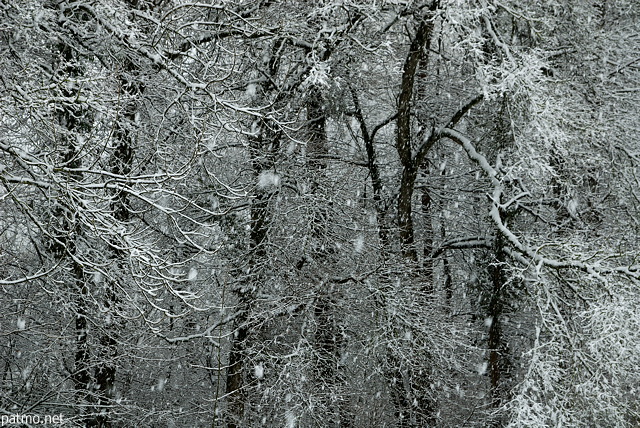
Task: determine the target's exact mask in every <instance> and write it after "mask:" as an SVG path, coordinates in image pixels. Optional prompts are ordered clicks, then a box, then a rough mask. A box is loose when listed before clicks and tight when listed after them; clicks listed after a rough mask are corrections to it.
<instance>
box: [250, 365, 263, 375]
mask: <svg viewBox="0 0 640 428" xmlns="http://www.w3.org/2000/svg"><path fill="white" fill-rule="evenodd" d="M253 375H254V376H255V377H256V379H262V378H263V377H264V367H263V366H262V364H258V365H256V366H255V367H254V368H253Z"/></svg>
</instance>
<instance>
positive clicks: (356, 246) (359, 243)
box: [353, 235, 364, 254]
mask: <svg viewBox="0 0 640 428" xmlns="http://www.w3.org/2000/svg"><path fill="white" fill-rule="evenodd" d="M363 247H364V236H362V235H358V237H357V238H356V239H354V241H353V251H354V252H355V253H356V254H359V253H361V252H362V248H363Z"/></svg>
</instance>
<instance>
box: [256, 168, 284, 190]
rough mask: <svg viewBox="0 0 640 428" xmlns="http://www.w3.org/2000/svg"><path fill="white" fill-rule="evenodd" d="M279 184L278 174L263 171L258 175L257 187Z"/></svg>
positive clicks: (262, 187)
mask: <svg viewBox="0 0 640 428" xmlns="http://www.w3.org/2000/svg"><path fill="white" fill-rule="evenodd" d="M279 184H280V176H279V175H278V174H276V173H274V172H271V171H263V172H261V173H260V175H259V176H258V187H259V188H261V189H264V188H266V187H270V186H273V187H277V186H278V185H279Z"/></svg>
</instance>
